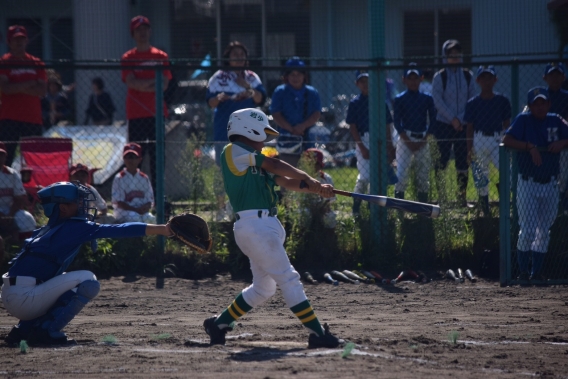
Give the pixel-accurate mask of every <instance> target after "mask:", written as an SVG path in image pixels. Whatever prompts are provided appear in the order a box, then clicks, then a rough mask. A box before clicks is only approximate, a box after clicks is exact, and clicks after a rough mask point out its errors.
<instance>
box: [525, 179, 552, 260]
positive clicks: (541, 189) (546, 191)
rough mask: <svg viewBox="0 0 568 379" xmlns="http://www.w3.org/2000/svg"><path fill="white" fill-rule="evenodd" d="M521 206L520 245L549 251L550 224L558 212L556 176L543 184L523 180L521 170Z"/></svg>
mask: <svg viewBox="0 0 568 379" xmlns="http://www.w3.org/2000/svg"><path fill="white" fill-rule="evenodd" d="M517 210H518V213H519V228H520V230H519V240H518V241H517V249H518V250H520V251H529V250H532V251H536V252H538V253H546V252H547V251H548V242H549V241H550V227H551V226H552V224H553V223H554V220H555V219H556V213H557V212H558V185H557V183H556V180H551V181H550V183H547V184H540V183H535V182H533V181H532V180H531V179H529V180H523V179H522V177H521V175H520V174H519V180H518V184H517Z"/></svg>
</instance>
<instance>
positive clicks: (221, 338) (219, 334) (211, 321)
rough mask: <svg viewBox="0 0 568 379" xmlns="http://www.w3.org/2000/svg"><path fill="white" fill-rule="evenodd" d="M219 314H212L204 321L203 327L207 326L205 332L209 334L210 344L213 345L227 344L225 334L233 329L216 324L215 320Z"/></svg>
mask: <svg viewBox="0 0 568 379" xmlns="http://www.w3.org/2000/svg"><path fill="white" fill-rule="evenodd" d="M216 319H217V316H211V317H209V318H208V319H206V320H205V321H203V327H204V328H205V333H207V334H208V335H209V338H211V340H210V344H211V345H224V344H225V334H227V332H230V331H231V330H233V328H231V327H227V328H224V329H219V327H218V326H217V325H215V320H216Z"/></svg>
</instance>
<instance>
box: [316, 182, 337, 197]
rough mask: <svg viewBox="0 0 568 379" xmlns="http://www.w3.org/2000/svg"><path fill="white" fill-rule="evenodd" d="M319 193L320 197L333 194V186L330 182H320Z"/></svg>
mask: <svg viewBox="0 0 568 379" xmlns="http://www.w3.org/2000/svg"><path fill="white" fill-rule="evenodd" d="M319 194H320V196H321V197H326V198H329V197H333V196H335V194H334V193H333V186H332V185H331V184H322V185H321V191H320V193H319Z"/></svg>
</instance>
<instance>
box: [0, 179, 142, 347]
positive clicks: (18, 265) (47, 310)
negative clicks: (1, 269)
mask: <svg viewBox="0 0 568 379" xmlns="http://www.w3.org/2000/svg"><path fill="white" fill-rule="evenodd" d="M38 195H39V197H40V199H41V200H42V205H43V208H44V213H45V214H46V216H48V217H49V222H48V224H47V225H46V226H44V227H42V228H40V229H37V230H35V231H34V233H33V235H32V237H31V238H29V239H28V240H27V241H26V244H25V246H24V248H23V249H22V251H21V252H20V253H19V254H18V255H17V256H16V257H15V258H14V259H13V260H12V261H11V262H10V263H11V264H12V266H11V267H10V269H9V270H8V272H7V273H6V274H4V275H3V277H2V279H3V286H2V303H3V304H4V308H6V310H7V311H8V313H10V314H11V315H12V316H14V317H17V318H19V319H20V320H21V321H20V323H19V324H18V325H16V326H15V327H14V328H13V329H12V331H11V332H10V334H9V335H8V337H7V338H6V342H8V343H18V342H20V341H21V340H24V339H25V340H28V341H29V342H32V343H33V342H38V343H41V344H61V343H67V342H68V340H67V336H66V335H65V334H64V333H63V332H62V331H61V330H62V329H63V328H64V327H65V326H66V325H67V324H68V323H69V322H70V321H71V320H72V319H73V318H74V317H75V316H76V315H77V314H78V313H79V312H80V311H81V309H83V307H84V306H85V305H86V304H87V303H88V302H89V301H90V300H92V299H93V298H94V297H96V296H97V294H98V292H99V290H100V284H99V282H98V281H97V278H96V276H95V275H94V274H93V273H92V272H89V271H84V270H83V271H73V272H68V273H66V272H65V270H66V269H67V267H69V265H70V264H71V262H72V261H73V259H74V258H75V257H76V256H77V253H78V252H79V248H80V247H81V245H82V244H83V243H85V242H89V241H91V243H92V246H93V248H96V239H97V238H116V237H137V236H143V235H145V233H146V224H143V223H129V224H117V225H99V224H96V223H94V222H92V220H93V219H94V217H95V216H96V210H94V211H93V214H90V213H89V212H90V210H92V209H93V208H90V207H89V202H90V201H92V200H93V198H92V196H93V195H92V192H91V191H90V190H89V189H88V188H87V187H85V186H82V185H80V184H78V182H77V183H68V182H61V183H55V184H52V185H51V186H48V187H46V188H44V189H43V190H41V191H39V192H38ZM74 203H77V204H78V207H77V209H78V210H77V214H76V217H71V218H69V217H67V218H60V217H59V215H60V213H59V212H60V210H59V207H58V206H59V204H74Z"/></svg>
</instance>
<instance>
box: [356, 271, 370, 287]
mask: <svg viewBox="0 0 568 379" xmlns="http://www.w3.org/2000/svg"><path fill="white" fill-rule="evenodd" d="M353 273H354V274H357V275H359V276H360V277H361V278H363V280H364V281H365V283H367V284H371V283H375V278H374V277H373V275H371V274H370V273H369V275H366V274H365V273H364V272H363V271H356V270H353Z"/></svg>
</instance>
